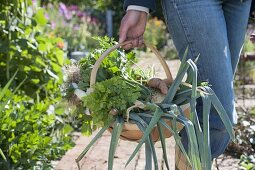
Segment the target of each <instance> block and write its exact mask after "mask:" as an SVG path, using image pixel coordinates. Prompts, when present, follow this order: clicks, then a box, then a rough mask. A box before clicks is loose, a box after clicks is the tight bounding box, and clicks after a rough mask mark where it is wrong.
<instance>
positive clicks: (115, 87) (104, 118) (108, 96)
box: [83, 77, 141, 127]
mask: <svg viewBox="0 0 255 170" xmlns="http://www.w3.org/2000/svg"><path fill="white" fill-rule="evenodd" d="M92 88H93V90H94V91H93V92H92V93H90V94H88V95H87V96H85V97H84V98H83V101H84V106H86V107H88V108H89V109H90V111H91V116H92V121H93V124H94V125H96V126H98V127H102V126H103V125H105V124H106V123H107V122H109V121H110V120H112V119H113V115H111V114H109V113H110V111H111V110H112V109H116V112H117V113H116V114H118V115H121V116H123V117H125V116H126V109H127V108H128V107H130V106H132V105H134V102H135V101H136V100H137V99H138V98H139V97H140V96H141V94H140V91H141V89H140V88H139V86H134V85H132V84H130V83H128V82H126V81H125V80H124V79H123V78H120V77H113V78H111V79H108V80H105V81H102V82H99V83H96V84H95V86H93V87H92Z"/></svg>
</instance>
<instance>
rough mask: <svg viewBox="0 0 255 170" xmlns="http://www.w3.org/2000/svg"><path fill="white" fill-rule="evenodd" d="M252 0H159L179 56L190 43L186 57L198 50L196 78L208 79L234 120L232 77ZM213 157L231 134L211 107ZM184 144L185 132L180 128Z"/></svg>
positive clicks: (200, 106)
mask: <svg viewBox="0 0 255 170" xmlns="http://www.w3.org/2000/svg"><path fill="white" fill-rule="evenodd" d="M250 5H251V0H244V2H241V0H162V7H163V12H164V16H165V20H166V22H167V25H168V29H169V32H170V34H171V36H172V39H173V41H174V44H175V46H176V49H177V51H178V53H179V56H180V57H182V56H183V54H184V51H185V49H186V48H187V47H189V52H188V56H187V58H191V59H194V58H196V57H197V56H198V55H199V54H200V57H199V60H198V63H197V67H198V80H199V81H208V82H209V84H211V85H212V86H211V88H212V89H213V90H214V92H215V93H216V95H217V96H218V98H219V100H220V101H221V103H222V105H223V106H224V108H225V110H226V112H227V114H228V116H229V118H230V120H231V121H232V123H233V124H235V123H236V122H237V114H236V110H235V102H234V97H235V96H234V89H233V80H234V74H235V71H236V68H237V63H238V60H239V56H240V51H241V49H242V45H243V41H244V36H245V31H246V26H247V22H248V16H249V10H250ZM197 113H198V117H199V120H200V122H201V121H202V120H203V119H202V100H201V99H198V100H197ZM209 121H210V142H211V152H212V157H213V158H216V157H218V156H219V155H220V154H222V153H223V152H224V150H225V149H226V147H227V145H228V143H229V141H230V137H229V135H228V133H227V131H226V129H225V126H224V124H223V123H222V121H221V119H220V117H219V116H218V114H217V112H216V110H215V109H214V108H212V110H211V113H210V120H209ZM181 137H182V142H183V144H184V147H185V148H186V149H187V148H188V140H187V134H186V132H185V130H183V131H181Z"/></svg>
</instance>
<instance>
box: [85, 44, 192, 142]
mask: <svg viewBox="0 0 255 170" xmlns="http://www.w3.org/2000/svg"><path fill="white" fill-rule="evenodd" d="M129 43H130V41H126V42H123V43H119V44H116V45H114V46H113V47H111V48H109V49H107V50H106V51H105V52H104V53H103V54H102V55H101V56H100V57H99V58H98V60H97V61H96V63H95V64H94V66H93V68H92V71H91V75H90V92H92V91H93V88H92V86H93V85H94V84H95V83H96V76H97V71H98V69H99V66H100V64H101V63H102V61H103V59H104V58H106V57H107V56H108V55H109V54H110V53H111V52H112V51H114V50H116V49H118V48H120V47H121V46H124V45H126V44H129ZM145 45H146V46H147V47H148V48H149V49H150V50H151V51H152V52H153V53H154V54H155V55H156V57H157V58H158V60H159V62H160V64H161V65H162V67H163V69H164V71H165V74H166V77H167V78H166V82H167V83H169V84H171V83H172V82H173V77H172V74H171V72H170V69H169V67H168V65H167V63H166V61H165V60H164V58H163V57H162V56H161V54H160V53H159V51H158V50H157V49H156V48H155V47H154V46H152V45H149V44H145ZM181 108H182V110H183V112H184V114H185V116H186V117H189V114H190V107H189V104H186V105H183V106H181ZM167 123H168V124H169V125H171V123H170V121H167ZM182 128H183V125H182V124H180V123H177V129H178V130H181V129H182ZM108 130H109V131H110V132H112V127H110V128H109V129H108ZM164 134H165V137H166V138H170V137H171V136H172V134H171V132H170V131H169V130H167V129H166V128H164ZM142 136H143V132H142V131H141V130H140V129H139V128H138V126H137V125H136V124H133V123H130V122H125V123H124V127H123V130H122V133H121V139H123V140H128V141H135V142H139V140H140V139H141V138H142ZM151 137H152V141H153V142H156V141H158V140H159V132H158V130H157V128H156V127H155V128H154V129H153V130H152V133H151Z"/></svg>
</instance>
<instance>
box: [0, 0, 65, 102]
mask: <svg viewBox="0 0 255 170" xmlns="http://www.w3.org/2000/svg"><path fill="white" fill-rule="evenodd" d="M22 4H23V3H22ZM4 7H5V8H3V9H2V11H4V12H3V13H2V15H1V16H0V26H1V27H0V28H1V29H0V44H1V46H0V70H1V73H3V74H1V75H0V80H1V83H3V84H6V83H7V81H8V80H9V79H10V75H12V74H13V73H14V72H15V71H16V70H17V69H18V70H19V72H18V75H17V77H16V79H15V82H14V85H17V84H19V83H20V82H21V81H23V80H24V79H25V78H26V77H29V79H28V80H27V82H26V83H25V84H24V85H23V86H22V87H21V89H22V90H23V91H25V93H26V95H29V96H30V97H32V98H37V97H39V98H45V97H52V98H55V97H57V96H59V93H54V92H55V89H56V88H58V85H59V84H60V83H61V82H62V77H63V75H62V71H61V67H62V66H63V64H64V62H65V61H64V60H65V59H64V52H63V50H62V49H60V48H59V47H58V46H57V44H58V43H59V42H62V40H61V39H60V38H53V37H49V36H47V35H44V34H43V32H42V26H44V25H45V23H46V21H47V20H46V19H45V17H44V10H43V9H39V10H38V11H37V12H36V11H34V14H30V15H29V13H28V14H26V15H28V16H27V17H25V18H20V17H19V16H17V15H15V13H12V12H11V11H12V10H7V9H8V8H10V6H4ZM29 9H30V10H32V9H31V8H29ZM18 12H19V13H24V9H20V10H18ZM24 15H25V14H24Z"/></svg>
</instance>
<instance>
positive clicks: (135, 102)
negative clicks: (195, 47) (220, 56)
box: [74, 39, 234, 170]
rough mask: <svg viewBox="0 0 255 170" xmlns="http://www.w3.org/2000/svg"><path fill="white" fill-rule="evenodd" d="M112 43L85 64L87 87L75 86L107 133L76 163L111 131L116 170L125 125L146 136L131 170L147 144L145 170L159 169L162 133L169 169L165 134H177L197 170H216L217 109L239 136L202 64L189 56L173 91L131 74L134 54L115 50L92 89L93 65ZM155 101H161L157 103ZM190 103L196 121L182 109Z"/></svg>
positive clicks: (110, 160) (111, 155)
mask: <svg viewBox="0 0 255 170" xmlns="http://www.w3.org/2000/svg"><path fill="white" fill-rule="evenodd" d="M106 40H107V39H104V40H102V39H101V45H102V49H97V50H95V52H94V53H92V55H90V57H92V58H87V59H84V60H83V61H81V62H80V63H79V64H80V73H81V77H83V78H82V81H80V82H79V81H78V82H76V83H78V84H76V85H75V86H76V89H75V90H74V92H75V91H76V92H77V89H79V90H78V91H82V93H80V94H78V95H76V96H80V97H79V98H80V100H81V103H82V105H79V106H81V108H83V110H86V109H87V111H88V110H90V112H85V113H87V115H89V116H90V117H91V119H90V121H91V123H90V125H91V129H92V128H94V127H96V128H98V127H100V128H101V129H100V131H99V132H98V133H97V134H96V136H95V137H94V138H93V139H92V141H91V142H90V143H89V145H88V146H87V147H86V148H85V149H84V151H83V152H82V153H81V154H80V155H79V157H78V158H77V159H76V161H77V164H78V166H79V161H80V160H81V159H82V158H83V157H84V156H85V155H86V153H87V152H88V150H89V149H90V148H91V146H93V144H95V142H96V141H97V139H98V138H100V137H101V136H102V134H103V133H104V132H105V131H106V130H107V129H109V128H111V129H112V131H111V133H112V137H111V144H110V149H109V156H108V169H109V170H111V169H112V167H113V160H114V154H115V150H116V147H117V143H118V141H119V139H120V135H121V134H122V131H123V130H124V128H125V126H124V124H125V125H128V123H131V124H134V125H136V126H137V127H138V128H139V129H140V131H141V132H142V133H143V136H142V138H141V139H140V140H139V143H138V145H137V147H136V148H135V150H134V152H133V153H132V154H131V156H130V158H129V159H128V161H127V164H126V166H127V165H128V164H129V163H130V161H131V160H132V159H133V158H134V157H135V155H136V154H137V152H138V151H139V149H140V148H141V147H142V145H143V144H145V146H146V147H145V148H146V167H145V169H146V170H151V169H152V162H153V165H154V168H155V169H156V170H157V169H158V161H157V154H156V152H155V147H154V144H153V140H152V137H153V136H152V131H154V130H155V128H157V129H158V134H159V139H160V142H161V145H162V150H163V157H164V161H165V164H166V167H167V169H169V164H168V158H167V154H166V153H167V151H166V145H165V138H166V137H165V133H164V129H167V130H168V131H169V132H171V133H172V134H173V136H174V138H175V141H176V144H177V145H178V146H179V148H180V150H181V151H182V152H183V154H184V155H185V156H186V158H187V160H188V162H189V163H190V164H191V166H192V167H193V168H194V169H196V170H202V169H203V170H210V169H211V152H210V142H209V139H210V134H209V127H210V124H209V113H210V108H211V107H215V109H216V110H217V111H218V114H219V115H220V117H221V119H222V121H223V123H224V125H225V126H226V130H227V131H228V133H229V135H230V137H231V139H234V135H233V131H232V124H231V122H230V120H229V118H228V116H227V114H226V112H225V110H224V108H223V106H222V105H221V103H220V101H219V100H218V98H217V96H216V95H215V93H214V92H213V91H212V89H211V88H210V87H209V86H207V85H208V84H207V83H206V82H202V83H198V82H197V67H196V65H195V62H196V61H195V62H194V61H192V60H191V59H189V60H187V61H186V57H185V56H184V57H183V60H182V62H181V65H180V68H179V71H178V74H177V76H176V78H175V80H174V81H173V82H172V84H171V85H168V84H169V82H168V81H166V80H161V79H157V78H154V79H150V77H149V76H145V75H146V74H138V73H141V72H136V71H134V70H133V69H132V68H131V64H132V60H130V54H128V55H127V56H125V53H124V52H123V51H120V50H115V51H113V52H112V53H111V54H110V55H109V56H108V57H107V58H105V59H104V60H103V62H102V64H101V66H100V69H99V70H98V74H97V79H96V83H95V84H94V85H93V86H92V87H90V84H89V83H90V82H89V78H90V74H89V73H90V72H91V68H92V67H93V63H95V61H96V60H97V59H98V58H99V56H100V54H102V53H103V52H104V51H105V50H106V49H108V48H110V47H111V46H113V45H114V43H113V41H111V42H110V43H107V42H106ZM108 40H109V39H108ZM105 47H106V48H105ZM95 54H96V55H95ZM117 56H118V57H117ZM128 56H129V58H128ZM85 65H86V66H85ZM85 72H86V74H85ZM185 74H187V78H186V80H185V81H184V80H183V79H184V75H185ZM151 87H153V88H151ZM160 87H161V89H163V91H161V92H163V93H164V92H165V91H164V90H166V92H165V93H166V95H163V94H162V93H160V92H158V91H157V89H158V88H160ZM162 87H163V88H162ZM168 88H169V89H168ZM167 89H168V90H167ZM198 97H201V98H202V100H203V104H204V106H203V120H202V122H199V121H198V117H197V113H196V99H197V98H198ZM154 99H160V100H157V101H155V100H154ZM187 103H188V104H189V105H190V110H191V112H190V118H188V117H186V116H185V114H184V112H183V110H182V109H181V106H182V105H184V104H187ZM169 122H170V124H169ZM179 124H181V125H183V127H184V128H185V129H186V131H187V134H188V139H189V150H188V151H186V150H185V149H184V147H183V145H182V143H181V141H180V139H181V138H180V136H179V133H178V132H179V129H178V128H177V126H178V125H179ZM201 124H202V125H201ZM152 159H153V161H152Z"/></svg>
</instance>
